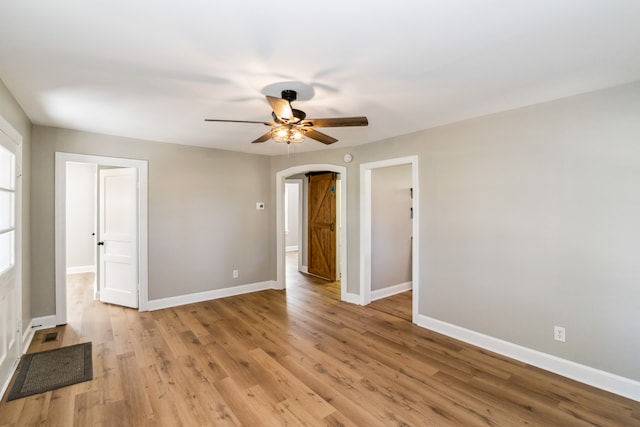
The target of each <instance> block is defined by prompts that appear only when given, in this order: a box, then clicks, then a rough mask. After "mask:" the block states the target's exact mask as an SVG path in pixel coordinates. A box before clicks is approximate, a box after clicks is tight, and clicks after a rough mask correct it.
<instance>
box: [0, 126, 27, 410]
mask: <svg viewBox="0 0 640 427" xmlns="http://www.w3.org/2000/svg"><path fill="white" fill-rule="evenodd" d="M0 132H2V133H4V134H5V135H7V137H9V139H10V140H11V141H12V142H13V143H14V144H15V147H13V148H14V150H13V154H14V156H15V168H16V170H15V175H16V177H15V187H14V190H15V192H14V194H15V200H14V213H15V227H14V230H15V233H16V234H15V246H14V250H15V254H14V257H15V258H14V265H13V268H14V271H15V274H14V277H15V287H16V289H15V304H16V311H15V313H14V315H15V322H16V324H15V325H13V326H17V330H16V331H15V334H16V336H15V345H16V350H17V354H18V358H17V359H16V360H15V361H14V362H13V366H12V368H11V372H9V375H8V378H6V379H5V378H0V399H2V397H3V395H4V392H5V391H6V390H7V387H8V386H9V382H10V381H11V377H13V373H14V372H15V369H16V368H17V367H18V360H20V355H21V354H22V353H23V352H24V351H25V346H24V343H25V340H28V336H29V334H30V332H31V330H30V328H29V327H28V326H27V331H25V330H24V329H25V325H23V318H22V317H23V316H22V285H23V284H22V246H23V245H22V238H23V233H22V196H23V195H22V190H23V188H22V142H23V137H22V135H21V134H20V132H18V131H17V130H16V129H15V128H14V127H13V126H12V125H11V123H9V122H8V121H7V120H6V119H5V118H4V117H2V116H1V115H0Z"/></svg>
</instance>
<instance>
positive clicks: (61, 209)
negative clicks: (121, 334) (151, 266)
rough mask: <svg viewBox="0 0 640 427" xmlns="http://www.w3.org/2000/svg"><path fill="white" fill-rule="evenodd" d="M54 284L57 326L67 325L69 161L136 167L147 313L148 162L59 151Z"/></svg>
mask: <svg viewBox="0 0 640 427" xmlns="http://www.w3.org/2000/svg"><path fill="white" fill-rule="evenodd" d="M55 159H56V160H55V161H56V165H55V276H56V277H55V284H56V324H57V325H62V324H65V323H67V286H66V280H67V279H66V265H67V259H66V258H67V255H66V245H67V242H66V227H67V225H66V203H65V200H66V187H67V185H66V180H67V179H66V176H67V173H66V172H67V167H66V166H67V162H74V163H94V164H97V165H104V166H119V167H134V168H137V169H138V187H139V188H138V224H139V226H140V229H139V233H138V258H139V271H138V275H139V276H138V280H139V285H138V286H139V289H138V292H139V296H138V298H139V311H147V310H148V300H149V289H148V282H149V270H148V245H147V233H148V231H147V229H148V226H147V223H148V214H147V205H148V202H147V201H148V189H147V188H148V162H147V161H146V160H135V159H125V158H119V157H104V156H93V155H86V154H75V153H62V152H56V157H55Z"/></svg>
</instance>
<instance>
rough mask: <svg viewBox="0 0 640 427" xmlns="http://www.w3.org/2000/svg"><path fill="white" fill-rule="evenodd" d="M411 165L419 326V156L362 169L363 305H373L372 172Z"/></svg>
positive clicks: (415, 302)
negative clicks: (371, 303)
mask: <svg viewBox="0 0 640 427" xmlns="http://www.w3.org/2000/svg"><path fill="white" fill-rule="evenodd" d="M400 165H411V182H412V183H411V187H412V188H413V221H412V236H413V241H412V248H411V266H412V271H411V280H412V282H413V302H412V308H413V310H412V312H413V319H412V320H413V323H418V306H419V304H418V301H420V297H419V295H420V252H419V251H420V233H419V232H418V226H419V223H420V190H419V188H418V184H419V181H418V156H409V157H400V158H397V159H388V160H381V161H378V162H371V163H363V164H361V165H360V304H362V305H367V304H369V303H370V302H371V171H372V170H373V169H378V168H385V167H389V166H400Z"/></svg>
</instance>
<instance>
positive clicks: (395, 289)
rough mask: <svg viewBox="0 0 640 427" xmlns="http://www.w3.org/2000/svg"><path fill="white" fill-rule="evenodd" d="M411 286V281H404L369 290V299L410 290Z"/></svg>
mask: <svg viewBox="0 0 640 427" xmlns="http://www.w3.org/2000/svg"><path fill="white" fill-rule="evenodd" d="M412 288H413V282H404V283H399V284H397V285H391V286H387V287H386V288H383V289H378V290H375V291H371V301H375V300H377V299H382V298H386V297H390V296H391V295H395V294H399V293H402V292H406V291H410V290H411V289H412Z"/></svg>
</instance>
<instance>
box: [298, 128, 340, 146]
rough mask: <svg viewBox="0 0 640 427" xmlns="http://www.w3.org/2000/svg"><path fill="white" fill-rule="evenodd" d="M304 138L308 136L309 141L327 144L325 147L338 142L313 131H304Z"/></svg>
mask: <svg viewBox="0 0 640 427" xmlns="http://www.w3.org/2000/svg"><path fill="white" fill-rule="evenodd" d="M304 136H308V137H309V138H311V139H315V140H316V141H320V142H322V143H323V144H327V145H329V144H333V143H334V142H336V141H338V140H337V139H335V138H334V137H332V136H329V135H327V134H325V133H322V132H318V131H317V130H314V129H306V130H305V131H304Z"/></svg>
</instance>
